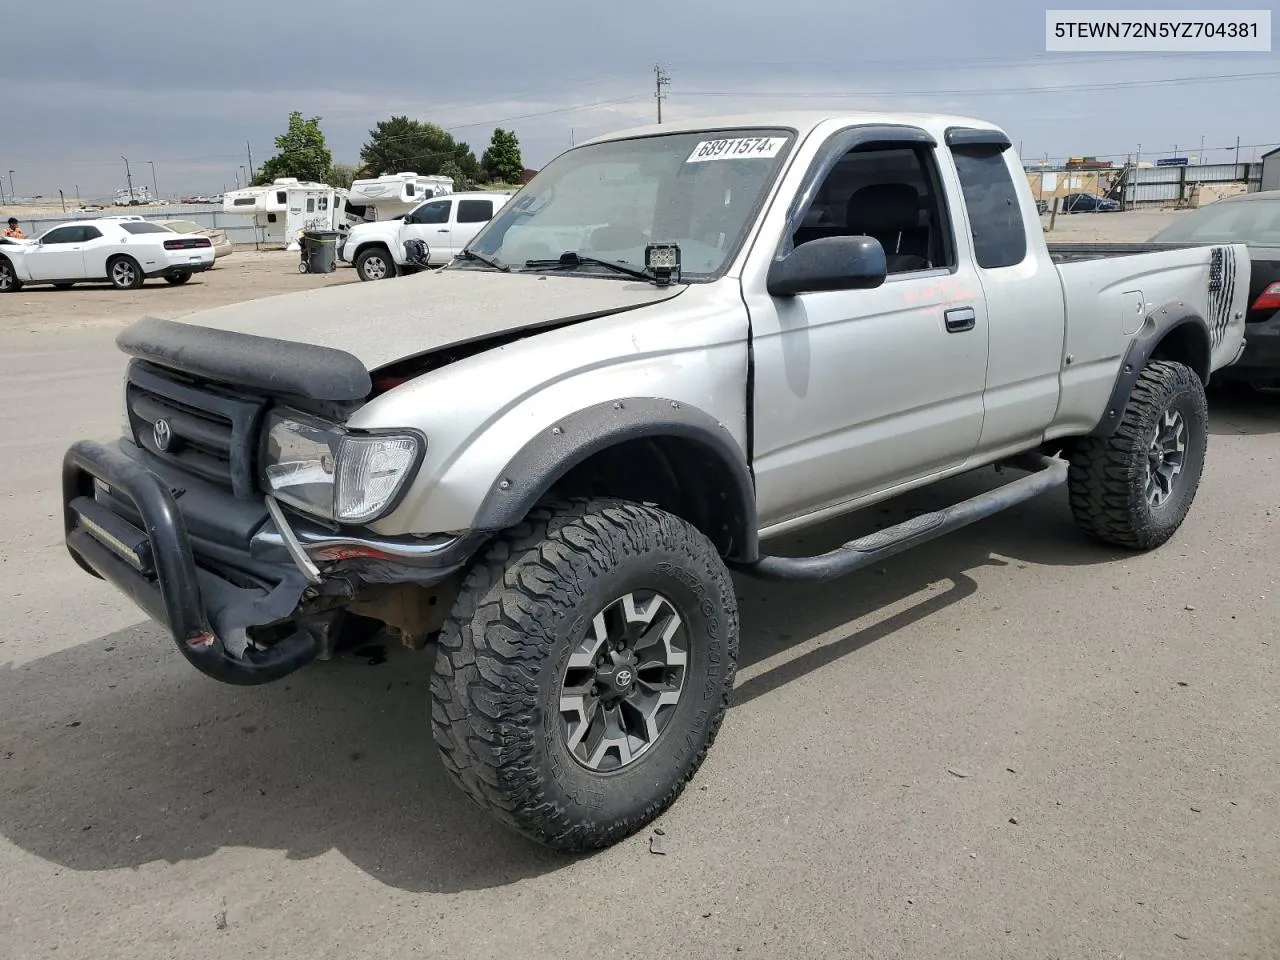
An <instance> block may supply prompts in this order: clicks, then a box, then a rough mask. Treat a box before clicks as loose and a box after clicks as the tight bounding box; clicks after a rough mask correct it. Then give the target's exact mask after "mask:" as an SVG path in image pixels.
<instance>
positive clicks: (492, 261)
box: [458, 250, 511, 273]
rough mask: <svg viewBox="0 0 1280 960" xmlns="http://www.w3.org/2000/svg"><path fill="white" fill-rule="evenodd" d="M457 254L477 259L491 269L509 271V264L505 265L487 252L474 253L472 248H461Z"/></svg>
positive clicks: (468, 258) (469, 258)
mask: <svg viewBox="0 0 1280 960" xmlns="http://www.w3.org/2000/svg"><path fill="white" fill-rule="evenodd" d="M458 256H460V257H465V258H466V259H467V260H479V261H480V262H481V263H483V264H485V265H486V266H490V267H493V269H495V270H501V271H502V272H503V273H510V272H511V268H510V267H509V266H507V265H506V264H505V263H503V262H502V261H501V260H499V259H498V258H497V257H491V256H489V255H488V254H487V253H476V252H475V251H474V250H463V251H462V252H461V253H460V254H458Z"/></svg>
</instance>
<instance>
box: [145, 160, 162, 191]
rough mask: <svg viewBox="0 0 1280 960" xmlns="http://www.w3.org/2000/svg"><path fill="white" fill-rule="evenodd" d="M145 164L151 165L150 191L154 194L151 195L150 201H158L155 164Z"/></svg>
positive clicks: (152, 161) (158, 189)
mask: <svg viewBox="0 0 1280 960" xmlns="http://www.w3.org/2000/svg"><path fill="white" fill-rule="evenodd" d="M147 163H149V164H151V189H152V190H153V191H155V192H154V193H153V194H152V197H151V199H152V200H159V199H160V188H159V187H157V186H156V162H155V161H154V160H148V161H147Z"/></svg>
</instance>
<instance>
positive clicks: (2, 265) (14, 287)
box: [0, 257, 22, 293]
mask: <svg viewBox="0 0 1280 960" xmlns="http://www.w3.org/2000/svg"><path fill="white" fill-rule="evenodd" d="M21 289H22V281H21V280H19V279H18V275H17V273H15V272H14V269H13V264H11V263H10V262H9V261H8V260H6V259H5V258H4V257H0V293H17V292H18V291H19V290H21Z"/></svg>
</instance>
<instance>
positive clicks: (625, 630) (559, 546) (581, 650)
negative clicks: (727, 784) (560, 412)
mask: <svg viewBox="0 0 1280 960" xmlns="http://www.w3.org/2000/svg"><path fill="white" fill-rule="evenodd" d="M737 655H738V607H737V598H736V597H735V596H734V593H733V586H732V582H731V581H730V579H729V575H728V572H727V571H726V569H725V566H724V563H723V562H722V561H721V559H720V556H719V555H718V554H717V552H716V549H715V547H714V546H713V545H712V544H711V542H710V541H709V540H708V539H707V538H706V537H705V536H703V535H702V534H701V533H700V532H699V531H697V530H696V529H694V528H693V527H692V526H690V525H689V524H687V523H685V522H684V521H683V520H680V519H679V518H677V517H674V516H672V515H670V514H668V513H664V512H663V511H661V510H656V509H653V508H650V507H645V506H640V505H639V504H635V503H629V502H625V501H619V500H589V501H586V500H583V501H574V502H571V503H560V504H556V505H552V506H548V507H540V508H538V509H536V510H535V511H533V513H531V514H530V516H529V517H528V519H527V520H526V521H525V522H524V523H522V524H521V525H519V526H518V527H515V528H513V529H512V530H509V531H507V532H506V533H505V534H503V535H502V536H501V537H499V538H498V539H497V540H496V541H495V542H494V543H493V544H491V545H490V546H489V547H488V549H487V550H486V552H485V553H484V554H483V555H482V556H481V558H480V559H479V560H478V562H477V563H476V565H475V566H474V567H473V568H472V570H471V572H470V573H469V574H468V576H467V579H466V581H465V583H464V585H463V588H462V592H461V594H460V595H459V598H458V600H457V603H456V604H455V606H454V609H453V611H452V614H451V615H450V618H449V620H448V622H447V623H446V624H445V626H444V629H443V630H442V631H441V633H440V640H439V651H438V653H437V655H436V666H435V674H434V676H433V678H432V683H431V698H432V731H433V733H434V736H435V740H436V743H437V745H438V746H439V748H440V753H441V756H442V759H443V761H444V766H445V768H446V769H447V770H448V771H449V773H450V774H451V775H452V776H453V778H454V779H455V780H456V781H457V783H458V784H459V786H461V788H462V789H463V790H464V791H465V792H466V793H467V795H468V796H469V797H470V798H471V799H472V800H474V801H476V802H477V803H478V804H479V805H480V806H481V807H483V808H485V809H486V810H488V811H489V812H490V813H492V814H493V815H494V816H496V817H497V818H498V819H499V820H501V821H503V822H505V823H506V824H508V825H509V826H512V827H514V828H515V829H517V830H519V831H520V832H521V833H523V834H525V835H526V836H528V837H530V838H532V839H534V840H537V841H539V842H541V843H543V844H546V845H548V846H551V847H554V848H556V849H559V850H564V851H568V852H580V851H585V850H592V849H599V848H601V847H606V846H609V845H610V844H613V843H616V842H618V841H619V840H621V839H623V838H624V837H627V836H629V835H631V834H633V833H634V832H636V831H637V830H639V829H641V828H642V827H644V826H645V825H646V824H648V823H650V822H651V821H652V820H654V819H655V818H656V817H657V816H658V815H659V814H661V813H662V811H664V810H665V809H666V808H667V807H668V806H670V805H671V804H672V803H673V802H674V801H675V799H676V798H677V797H678V796H679V795H680V793H681V792H682V791H683V789H684V787H685V784H686V783H687V782H688V781H689V779H690V778H691V777H692V776H693V775H694V773H695V772H696V771H697V769H698V767H699V766H700V765H701V763H702V760H703V757H704V756H705V755H706V752H707V750H708V749H709V748H710V746H711V744H712V742H713V741H714V740H715V737H716V733H717V731H718V730H719V727H720V722H721V720H722V719H723V717H724V712H725V709H726V707H727V705H728V702H729V694H730V692H731V690H732V688H733V677H734V669H735V665H736V662H737Z"/></svg>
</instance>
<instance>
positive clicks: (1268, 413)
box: [1209, 387, 1280, 437]
mask: <svg viewBox="0 0 1280 960" xmlns="http://www.w3.org/2000/svg"><path fill="white" fill-rule="evenodd" d="M1277 431H1280V390H1262V391H1259V392H1257V393H1249V392H1247V391H1245V390H1243V389H1239V390H1230V389H1227V388H1223V387H1218V388H1216V389H1211V390H1210V391H1209V432H1210V433H1211V434H1213V435H1214V436H1219V437H1226V436H1238V435H1242V434H1248V435H1261V434H1268V433H1276V432H1277Z"/></svg>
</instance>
